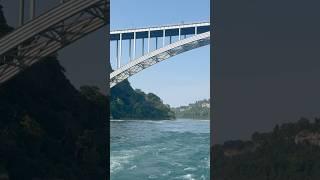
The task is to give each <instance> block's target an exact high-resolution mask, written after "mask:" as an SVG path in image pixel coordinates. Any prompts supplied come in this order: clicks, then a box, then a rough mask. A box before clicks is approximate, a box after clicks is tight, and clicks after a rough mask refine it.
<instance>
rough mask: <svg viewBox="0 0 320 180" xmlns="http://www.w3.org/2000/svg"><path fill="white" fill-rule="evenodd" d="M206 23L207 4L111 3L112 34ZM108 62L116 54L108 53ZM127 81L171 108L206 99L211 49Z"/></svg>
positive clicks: (168, 0)
mask: <svg viewBox="0 0 320 180" xmlns="http://www.w3.org/2000/svg"><path fill="white" fill-rule="evenodd" d="M209 19H210V0H193V1H191V0H111V21H110V22H111V24H110V28H111V30H115V29H123V28H137V27H148V26H157V25H164V24H177V23H181V22H185V23H188V22H198V21H209ZM112 47H113V46H111V48H112ZM111 58H112V59H114V58H115V53H111ZM123 58H124V59H125V58H126V56H124V57H123ZM129 81H130V83H131V85H132V86H133V88H137V89H141V90H143V91H145V92H146V93H149V92H152V93H155V94H157V95H158V96H159V97H160V98H161V99H162V100H163V101H164V103H166V104H169V105H170V106H173V107H176V106H180V105H187V104H189V103H192V102H194V101H197V100H201V99H205V98H206V99H207V98H209V97H210V92H209V91H210V48H209V46H206V47H202V48H199V49H195V50H192V51H189V52H186V53H183V54H180V55H177V56H175V57H173V58H170V59H167V60H165V61H163V62H160V63H158V64H156V65H154V66H152V67H149V68H148V69H145V70H143V71H141V72H140V73H138V74H136V75H134V76H132V77H130V78H129Z"/></svg>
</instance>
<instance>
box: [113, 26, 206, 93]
mask: <svg viewBox="0 0 320 180" xmlns="http://www.w3.org/2000/svg"><path fill="white" fill-rule="evenodd" d="M209 44H210V32H205V33H201V34H198V35H194V36H192V37H189V38H186V39H183V40H179V41H177V42H174V43H172V44H169V45H167V46H164V47H162V48H160V49H157V50H154V51H152V52H150V53H148V54H146V55H143V56H142V57H139V58H137V59H134V60H132V61H130V62H129V63H128V64H126V65H124V66H122V67H120V68H118V69H116V70H115V71H113V72H112V73H111V74H110V88H112V87H114V86H115V85H117V84H118V83H119V82H121V81H123V80H125V79H127V78H129V77H130V76H132V75H134V74H136V73H138V72H140V71H142V70H144V69H146V68H148V67H150V66H152V65H154V64H157V63H159V62H161V61H163V60H166V59H168V58H171V57H173V56H176V55H178V54H181V53H183V52H186V51H190V50H192V49H196V48H199V47H202V46H206V45H209Z"/></svg>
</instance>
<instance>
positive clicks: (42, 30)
mask: <svg viewBox="0 0 320 180" xmlns="http://www.w3.org/2000/svg"><path fill="white" fill-rule="evenodd" d="M19 1H20V7H19V13H20V14H19V27H18V28H17V29H15V30H14V31H13V32H11V33H9V34H8V35H6V36H4V37H2V38H1V39H0V85H2V84H3V83H5V82H6V81H8V80H9V79H11V78H12V77H14V76H15V75H17V74H18V73H20V72H21V71H23V70H25V69H26V68H28V67H30V66H32V65H33V64H34V63H36V62H38V61H40V60H41V59H43V58H44V57H46V56H49V55H52V54H55V53H56V52H57V51H58V50H60V49H62V48H64V47H66V46H68V45H70V44H72V43H74V42H75V41H77V40H79V39H81V38H82V37H84V36H86V35H88V34H90V33H92V32H94V31H95V30H97V29H99V28H101V27H103V26H104V25H106V24H107V23H109V0H60V3H59V4H57V5H56V6H55V7H53V8H52V9H50V10H49V11H47V12H45V13H42V14H40V15H37V9H36V8H35V7H37V6H36V2H37V1H38V0H28V2H29V3H30V4H29V6H25V0H19ZM25 7H29V8H30V12H29V13H30V15H29V19H28V21H26V22H25V20H26V18H25V16H24V15H25V12H24V10H25Z"/></svg>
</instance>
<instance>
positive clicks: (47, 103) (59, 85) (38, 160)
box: [0, 11, 108, 180]
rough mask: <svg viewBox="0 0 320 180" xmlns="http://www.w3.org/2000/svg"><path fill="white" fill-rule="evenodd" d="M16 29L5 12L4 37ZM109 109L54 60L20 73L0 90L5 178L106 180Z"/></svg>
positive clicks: (0, 23)
mask: <svg viewBox="0 0 320 180" xmlns="http://www.w3.org/2000/svg"><path fill="white" fill-rule="evenodd" d="M11 29H12V28H10V27H9V26H7V25H6V22H5V19H4V17H3V14H2V12H1V11H0V31H1V32H0V35H2V36H3V35H4V34H5V33H8V32H9V31H10V30H11ZM1 33H2V34H1ZM92 97H94V98H92ZM106 109H108V107H107V98H106V97H105V96H103V95H101V94H99V92H98V90H97V89H95V88H90V87H86V88H83V89H82V91H81V92H80V91H78V90H76V89H75V88H74V87H73V86H72V85H71V83H70V82H69V81H68V80H67V79H66V77H65V75H64V69H63V68H62V67H61V66H60V64H59V62H58V60H57V58H56V57H54V56H52V57H48V58H45V59H44V60H42V61H40V62H39V63H37V64H35V65H34V66H32V67H31V68H28V69H27V70H25V71H24V72H22V73H20V74H19V75H18V76H16V77H15V78H13V79H12V80H10V81H9V82H7V83H6V84H4V85H3V86H1V87H0V177H1V178H2V179H10V180H21V179H25V180H29V179H30V180H31V179H37V178H38V179H65V180H69V179H70V180H73V179H74V180H79V179H80V180H82V179H83V180H88V179H104V178H105V174H106V172H105V171H106V168H105V167H106V161H105V160H106V158H105V157H106V151H105V147H106V142H107V141H106V138H107V135H106V132H105V131H106V128H107V127H105V126H104V125H105V124H106V120H107V118H108V117H107V112H106Z"/></svg>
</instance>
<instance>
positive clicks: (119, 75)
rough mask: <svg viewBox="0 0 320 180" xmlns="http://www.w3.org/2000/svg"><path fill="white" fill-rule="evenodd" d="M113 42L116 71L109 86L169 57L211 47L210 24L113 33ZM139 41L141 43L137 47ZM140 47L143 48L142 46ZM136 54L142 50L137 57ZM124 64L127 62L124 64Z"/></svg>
mask: <svg viewBox="0 0 320 180" xmlns="http://www.w3.org/2000/svg"><path fill="white" fill-rule="evenodd" d="M110 40H111V43H112V42H115V48H111V50H110V52H112V51H115V54H116V58H114V59H112V62H111V64H114V66H113V68H114V69H115V70H114V71H113V72H112V73H111V74H110V87H111V88H112V87H114V86H115V85H117V84H118V83H120V82H121V81H123V80H125V79H127V78H129V77H130V76H133V75H134V74H136V73H138V72H140V71H142V70H144V69H146V68H148V67H150V66H152V65H154V64H157V63H159V62H161V61H163V60H166V59H169V58H170V57H173V56H176V55H178V54H180V53H183V52H186V51H190V50H192V49H196V48H199V47H202V46H206V45H209V44H210V23H209V22H197V23H189V24H184V23H182V24H174V25H165V26H158V27H147V28H136V29H125V30H115V31H111V37H110ZM125 41H127V44H128V48H127V49H126V51H127V55H128V57H127V59H126V61H125V59H124V58H123V49H124V48H123V44H124V42H125ZM138 41H140V44H139V45H138ZM140 45H141V46H140ZM137 51H141V53H139V55H137V54H138V52H137ZM123 61H125V63H122V62H123Z"/></svg>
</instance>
